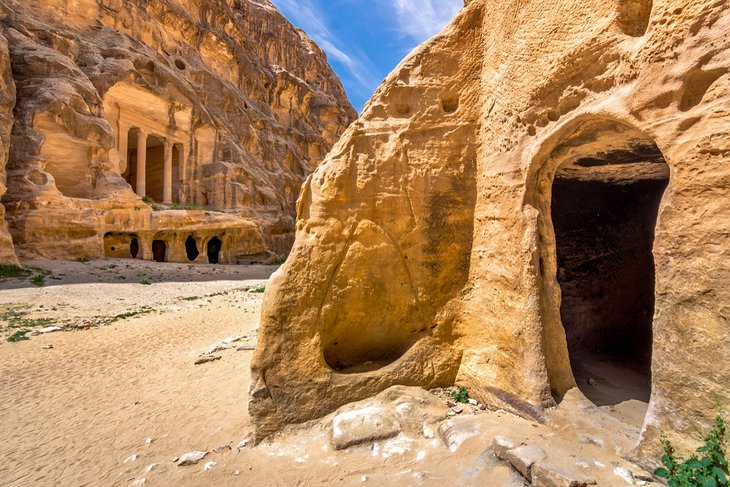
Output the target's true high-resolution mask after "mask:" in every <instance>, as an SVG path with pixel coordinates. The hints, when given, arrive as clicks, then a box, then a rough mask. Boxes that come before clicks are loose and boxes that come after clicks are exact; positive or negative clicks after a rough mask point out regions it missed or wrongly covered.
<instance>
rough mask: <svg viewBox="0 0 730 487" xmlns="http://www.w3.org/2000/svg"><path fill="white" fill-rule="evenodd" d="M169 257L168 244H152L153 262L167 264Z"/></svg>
mask: <svg viewBox="0 0 730 487" xmlns="http://www.w3.org/2000/svg"><path fill="white" fill-rule="evenodd" d="M166 255H167V244H166V243H165V242H164V240H154V241H153V242H152V260H154V261H155V262H165V257H166Z"/></svg>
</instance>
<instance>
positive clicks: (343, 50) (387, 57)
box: [271, 0, 464, 112]
mask: <svg viewBox="0 0 730 487" xmlns="http://www.w3.org/2000/svg"><path fill="white" fill-rule="evenodd" d="M271 1H272V3H274V5H276V7H277V8H278V9H279V10H280V11H281V12H282V13H283V14H284V16H286V18H287V19H289V21H290V22H291V23H292V24H294V25H295V26H297V27H300V28H302V29H303V30H304V31H305V32H306V33H307V34H308V35H309V37H311V38H312V39H314V41H315V42H316V43H317V44H318V45H319V46H320V47H321V48H322V49H323V50H324V51H325V52H326V53H327V58H328V60H329V63H330V65H331V66H332V68H334V70H335V72H337V74H338V75H339V76H340V79H342V84H343V85H344V87H345V90H346V91H347V96H348V97H349V98H350V102H352V105H353V106H354V107H355V109H356V110H357V111H358V112H360V111H362V107H363V105H364V104H365V102H366V101H367V100H368V99H369V98H370V96H371V95H372V94H373V92H374V91H375V89H376V88H377V87H378V85H379V84H380V82H381V81H382V80H383V79H384V78H385V77H386V76H387V75H388V73H390V72H391V71H392V70H393V68H395V67H396V66H397V65H398V63H400V61H401V60H402V59H403V58H404V57H405V56H406V55H407V54H408V53H409V52H410V51H411V50H412V49H413V48H414V47H416V46H417V45H418V44H420V43H421V42H423V41H425V40H426V39H429V38H431V37H432V36H434V35H435V34H437V33H438V32H439V31H441V29H443V28H444V27H445V26H446V25H447V24H448V23H449V21H450V20H451V19H452V18H453V17H454V16H455V15H456V14H457V13H458V12H459V10H460V9H461V7H462V6H463V5H464V0H271Z"/></svg>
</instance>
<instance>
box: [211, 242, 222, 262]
mask: <svg viewBox="0 0 730 487" xmlns="http://www.w3.org/2000/svg"><path fill="white" fill-rule="evenodd" d="M221 245H222V242H221V241H220V239H219V238H218V237H213V238H211V239H210V241H209V242H208V262H210V263H211V264H218V263H220V254H221Z"/></svg>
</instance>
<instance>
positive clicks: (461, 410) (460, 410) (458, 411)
mask: <svg viewBox="0 0 730 487" xmlns="http://www.w3.org/2000/svg"><path fill="white" fill-rule="evenodd" d="M451 410H452V411H453V412H455V413H456V414H461V413H463V412H464V408H462V407H461V406H454V407H452V408H451Z"/></svg>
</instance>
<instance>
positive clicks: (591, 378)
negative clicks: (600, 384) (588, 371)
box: [586, 377, 596, 387]
mask: <svg viewBox="0 0 730 487" xmlns="http://www.w3.org/2000/svg"><path fill="white" fill-rule="evenodd" d="M586 382H588V385H589V386H593V387H595V386H596V379H594V378H593V377H588V380H587V381H586Z"/></svg>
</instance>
